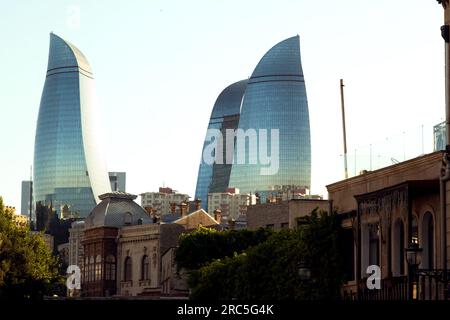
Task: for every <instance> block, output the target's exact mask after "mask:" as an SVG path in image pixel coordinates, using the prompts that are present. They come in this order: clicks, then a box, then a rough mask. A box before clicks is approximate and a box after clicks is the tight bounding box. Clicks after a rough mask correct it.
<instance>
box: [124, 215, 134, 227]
mask: <svg viewBox="0 0 450 320" xmlns="http://www.w3.org/2000/svg"><path fill="white" fill-rule="evenodd" d="M132 222H133V217H132V215H131V212H127V213H125V216H124V224H125V225H130V224H131V223H132Z"/></svg>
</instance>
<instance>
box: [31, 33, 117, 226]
mask: <svg viewBox="0 0 450 320" xmlns="http://www.w3.org/2000/svg"><path fill="white" fill-rule="evenodd" d="M95 108H96V100H95V87H94V78H93V75H92V70H91V67H90V65H89V63H88V61H87V59H86V57H85V56H84V55H83V53H81V51H80V50H78V49H77V48H76V47H75V46H74V45H72V44H71V43H69V42H67V41H65V40H63V39H61V38H60V37H58V36H57V35H55V34H53V33H51V34H50V52H49V58H48V68H47V76H46V79H45V84H44V89H43V92H42V97H41V103H40V107H39V116H38V121H37V128H36V138H35V146H34V201H35V203H36V206H38V205H41V206H47V207H49V206H51V207H52V208H53V209H55V210H56V212H57V213H60V212H61V210H62V209H63V207H65V208H64V211H66V212H67V210H69V211H70V212H71V213H73V214H74V215H78V216H79V217H86V216H87V215H88V214H89V212H90V211H91V210H92V209H93V208H94V206H95V205H96V204H97V203H98V202H99V199H98V196H99V195H100V194H103V193H107V192H111V187H110V182H109V178H108V171H107V169H106V164H105V161H104V158H103V156H102V149H101V146H100V143H99V141H98V139H97V138H98V132H97V131H96V127H95V124H96V119H95V113H96V110H95Z"/></svg>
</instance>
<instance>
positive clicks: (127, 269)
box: [123, 257, 132, 281]
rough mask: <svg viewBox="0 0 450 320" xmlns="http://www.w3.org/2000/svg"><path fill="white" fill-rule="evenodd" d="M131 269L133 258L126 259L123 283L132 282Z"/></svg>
mask: <svg viewBox="0 0 450 320" xmlns="http://www.w3.org/2000/svg"><path fill="white" fill-rule="evenodd" d="M131 268H132V263H131V258H130V257H126V258H125V262H124V268H123V281H131V279H132V273H131Z"/></svg>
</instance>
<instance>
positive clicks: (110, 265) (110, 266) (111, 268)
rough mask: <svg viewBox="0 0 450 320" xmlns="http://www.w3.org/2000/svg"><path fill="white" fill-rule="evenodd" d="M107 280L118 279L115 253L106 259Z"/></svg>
mask: <svg viewBox="0 0 450 320" xmlns="http://www.w3.org/2000/svg"><path fill="white" fill-rule="evenodd" d="M105 280H116V259H115V258H114V256H113V255H109V256H107V257H106V260H105Z"/></svg>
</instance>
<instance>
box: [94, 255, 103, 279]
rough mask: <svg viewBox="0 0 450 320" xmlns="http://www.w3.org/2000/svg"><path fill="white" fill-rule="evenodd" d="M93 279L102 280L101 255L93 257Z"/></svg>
mask: <svg viewBox="0 0 450 320" xmlns="http://www.w3.org/2000/svg"><path fill="white" fill-rule="evenodd" d="M95 280H102V257H101V256H100V255H97V257H95Z"/></svg>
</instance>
